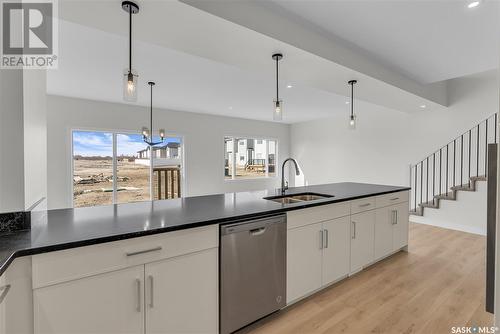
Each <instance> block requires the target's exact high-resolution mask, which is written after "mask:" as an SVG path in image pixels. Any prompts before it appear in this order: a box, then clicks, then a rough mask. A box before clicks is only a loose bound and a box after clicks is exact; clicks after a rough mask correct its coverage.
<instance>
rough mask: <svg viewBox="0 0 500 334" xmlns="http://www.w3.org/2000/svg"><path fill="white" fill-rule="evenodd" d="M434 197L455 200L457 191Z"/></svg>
mask: <svg viewBox="0 0 500 334" xmlns="http://www.w3.org/2000/svg"><path fill="white" fill-rule="evenodd" d="M434 198H436V199H439V200H441V199H442V200H446V201H455V200H456V198H455V192H454V191H450V192H449V193H446V194H441V195H436V196H434Z"/></svg>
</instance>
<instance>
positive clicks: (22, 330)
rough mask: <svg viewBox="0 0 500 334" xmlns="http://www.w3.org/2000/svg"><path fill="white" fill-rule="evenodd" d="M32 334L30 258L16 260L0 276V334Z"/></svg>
mask: <svg viewBox="0 0 500 334" xmlns="http://www.w3.org/2000/svg"><path fill="white" fill-rule="evenodd" d="M31 333H33V294H32V290H31V257H29V256H26V257H21V258H17V259H15V260H14V262H12V264H11V265H10V266H9V267H8V268H7V270H6V271H5V272H4V273H3V275H2V276H0V334H31Z"/></svg>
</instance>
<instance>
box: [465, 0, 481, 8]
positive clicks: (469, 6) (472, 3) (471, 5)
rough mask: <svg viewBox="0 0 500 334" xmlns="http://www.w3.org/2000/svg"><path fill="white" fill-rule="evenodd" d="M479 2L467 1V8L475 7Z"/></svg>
mask: <svg viewBox="0 0 500 334" xmlns="http://www.w3.org/2000/svg"><path fill="white" fill-rule="evenodd" d="M480 3H481V1H472V2H469V4H468V5H467V8H476V7H477V6H479V4H480Z"/></svg>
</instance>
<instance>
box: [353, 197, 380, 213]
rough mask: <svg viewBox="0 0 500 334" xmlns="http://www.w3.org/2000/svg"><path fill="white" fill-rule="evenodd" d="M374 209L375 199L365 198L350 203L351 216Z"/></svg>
mask: <svg viewBox="0 0 500 334" xmlns="http://www.w3.org/2000/svg"><path fill="white" fill-rule="evenodd" d="M373 209H375V197H367V198H362V199H358V200H355V201H352V202H351V215H352V214H355V213H358V212H363V211H368V210H373Z"/></svg>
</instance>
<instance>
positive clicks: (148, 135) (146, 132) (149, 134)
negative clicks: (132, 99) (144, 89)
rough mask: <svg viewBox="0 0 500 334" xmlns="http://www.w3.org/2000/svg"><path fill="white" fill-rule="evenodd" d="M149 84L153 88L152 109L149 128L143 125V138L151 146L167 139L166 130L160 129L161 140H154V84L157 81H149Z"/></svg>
mask: <svg viewBox="0 0 500 334" xmlns="http://www.w3.org/2000/svg"><path fill="white" fill-rule="evenodd" d="M148 85H149V87H150V90H151V95H150V96H151V104H150V111H149V126H150V127H149V129H148V128H147V127H145V126H144V127H142V140H143V141H144V142H145V143H146V144H148V145H149V146H154V145H157V144H161V143H162V142H163V140H164V139H165V130H164V129H160V131H159V132H160V139H161V141H158V142H154V141H153V86H154V85H155V83H154V82H153V81H149V82H148Z"/></svg>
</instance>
